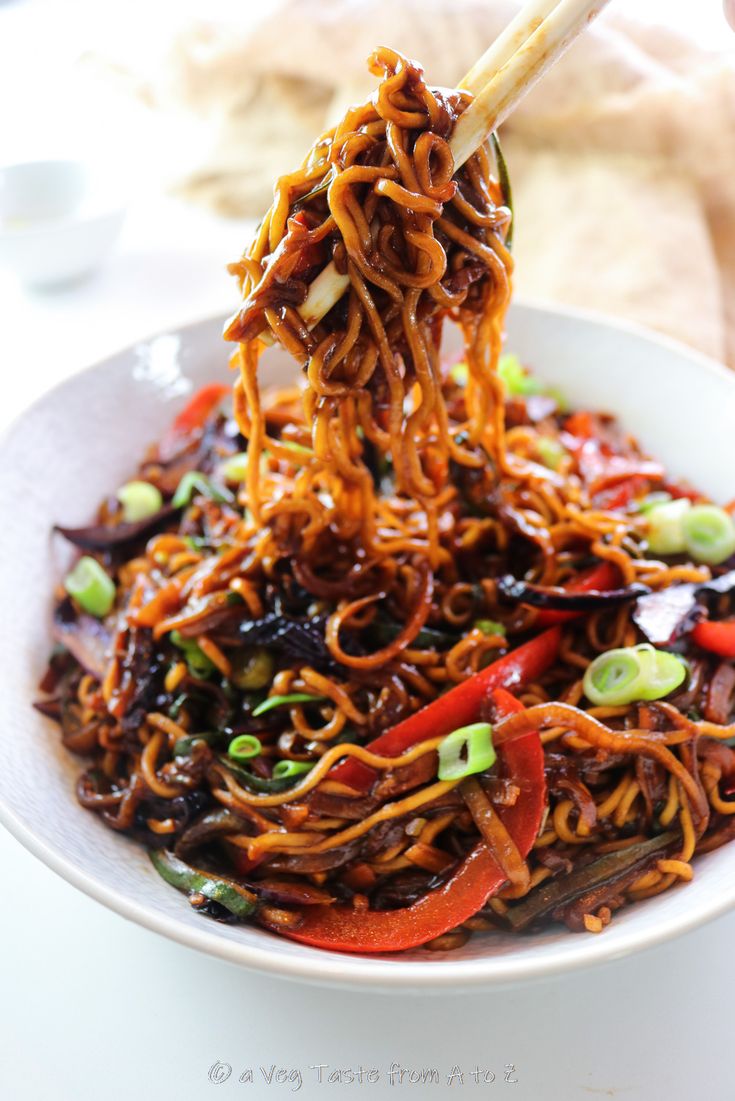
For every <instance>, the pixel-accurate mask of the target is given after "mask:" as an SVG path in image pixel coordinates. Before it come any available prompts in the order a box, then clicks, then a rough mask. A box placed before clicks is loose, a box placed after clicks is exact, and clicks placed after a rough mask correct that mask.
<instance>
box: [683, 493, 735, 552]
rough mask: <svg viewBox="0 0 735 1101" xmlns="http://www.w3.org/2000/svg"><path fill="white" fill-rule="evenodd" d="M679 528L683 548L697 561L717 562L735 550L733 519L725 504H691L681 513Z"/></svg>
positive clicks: (734, 525)
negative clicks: (680, 528) (681, 534)
mask: <svg viewBox="0 0 735 1101" xmlns="http://www.w3.org/2000/svg"><path fill="white" fill-rule="evenodd" d="M682 499H683V500H684V499H685V498H682ZM682 531H683V535H684V544H685V547H686V550H687V551H688V552H689V554H691V556H692V558H695V559H696V560H697V561H698V562H706V563H707V564H708V565H710V566H717V565H719V563H720V562H724V561H725V560H726V559H727V558H729V557H730V556H731V555H732V554H735V521H734V520H733V518H732V516H731V515H730V513H729V512H725V510H724V508H718V507H717V505H692V506H691V507H690V508H689V509H688V510H687V511H686V512H685V514H684V517H683V520H682Z"/></svg>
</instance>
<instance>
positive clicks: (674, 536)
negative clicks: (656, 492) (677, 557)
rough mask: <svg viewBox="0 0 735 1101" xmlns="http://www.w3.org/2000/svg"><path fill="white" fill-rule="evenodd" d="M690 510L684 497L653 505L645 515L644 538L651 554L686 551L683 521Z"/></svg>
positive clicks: (689, 504) (688, 502)
mask: <svg viewBox="0 0 735 1101" xmlns="http://www.w3.org/2000/svg"><path fill="white" fill-rule="evenodd" d="M690 508H691V502H690V501H689V500H687V498H686V497H680V498H679V499H678V500H676V501H671V500H669V501H662V502H660V503H658V504H653V505H652V506H651V507H650V508H649V509H648V510H647V512H646V513H645V516H646V538H647V540H648V546H649V549H650V550H651V551H652V553H653V554H683V553H684V551H685V550H686V543H685V540H684V528H683V521H684V516H685V514H686V513H687V512H688V511H689V509H690Z"/></svg>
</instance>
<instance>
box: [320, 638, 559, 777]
mask: <svg viewBox="0 0 735 1101" xmlns="http://www.w3.org/2000/svg"><path fill="white" fill-rule="evenodd" d="M560 642H561V632H560V631H559V628H558V627H552V628H551V629H550V630H548V631H544V632H543V634H540V635H537V636H536V638H532V639H531V640H530V642H525V643H524V644H523V645H522V646H519V647H518V648H517V649H516V650H511V652H510V653H509V654H506V655H505V656H504V657H502V658H498V660H497V661H494V662H493V663H492V665H488V667H487V668H486V669H481V670H480V672H479V673H475V675H474V676H472V677H470V678H469V680H466V681H463V682H462V683H461V684H457V685H456V686H455V687H454V688H450V690H449V691H448V692H445V693H444V695H443V696H439V698H438V699H436V700H432V702H431V703H430V704H427V706H426V707H422V708H421V710H420V711H416V712H414V714H413V715H409V717H408V718H407V719H404V720H403V722H401V723H398V725H397V726H393V727H391V729H390V730H386V731H385V733H384V734H381V735H379V737H377V738H375V739H374V740H373V741H372V742H370V743H369V744H368V745H367V749H369V750H371V752H372V753H379V754H380V755H381V757H399V756H400V755H401V754H402V753H405V752H406V751H407V750H409V749H411V748H412V746H415V745H418V743H419V742H423V741H426V739H427V738H441V737H443V735H445V734H451V732H452V731H453V730H457V729H458V728H459V727H461V726H467V724H468V723H473V722H477V720H478V718H479V716H480V710H481V708H482V704H483V703H484V702H485V700H486V699H487V697H488V694H489V693H490V692H492V691H493V690H494V689H496V688H517V687H520V686H521V685H524V684H528V682H529V681H533V680H536V678H537V677H539V676H541V674H542V673H545V672H546V670H547V669H548V668H549V666H550V665H552V663H553V662H554V661H555V659H556V656H557V654H558V653H559V644H560ZM329 779H330V780H337V781H339V783H341V784H347V785H348V787H351V788H354V789H355V791H362V792H364V791H369V789H370V788H371V787H372V785H373V783H374V781H375V779H376V772H375V770H374V769H372V768H370V767H369V766H368V765H364V764H362V762H361V761H356V760H354V759H350V760H347V761H343V762H342V763H341V764H339V765H335V767H334V768H333V769H331V771H330V772H329Z"/></svg>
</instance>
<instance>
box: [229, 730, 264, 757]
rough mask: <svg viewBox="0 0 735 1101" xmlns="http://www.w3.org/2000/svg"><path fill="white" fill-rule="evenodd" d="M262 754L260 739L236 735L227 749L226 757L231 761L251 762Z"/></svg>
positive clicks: (249, 735) (252, 736)
mask: <svg viewBox="0 0 735 1101" xmlns="http://www.w3.org/2000/svg"><path fill="white" fill-rule="evenodd" d="M262 752H263V746H262V745H261V742H260V738H256V737H255V735H254V734H238V735H237V737H236V738H233V739H232V741H231V742H230V744H229V745H228V747H227V755H228V757H232V759H233V761H251V760H252V759H253V757H259V756H260V754H261V753H262Z"/></svg>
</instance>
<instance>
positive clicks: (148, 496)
mask: <svg viewBox="0 0 735 1101" xmlns="http://www.w3.org/2000/svg"><path fill="white" fill-rule="evenodd" d="M117 499H118V501H119V502H120V504H121V505H122V515H123V520H124V521H125V523H126V524H136V523H137V522H138V521H139V520H145V519H146V518H147V517H148V516H154V515H155V513H157V512H158V511H159V509H160V508H161V507H162V505H163V497H162V496H161V491H160V489H157V488H156V487H155V486H153V485H151V483H150V482H126V483H125V485H124V486H120V488H119V489H118V491H117Z"/></svg>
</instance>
